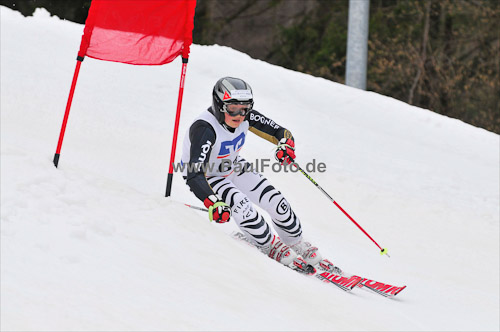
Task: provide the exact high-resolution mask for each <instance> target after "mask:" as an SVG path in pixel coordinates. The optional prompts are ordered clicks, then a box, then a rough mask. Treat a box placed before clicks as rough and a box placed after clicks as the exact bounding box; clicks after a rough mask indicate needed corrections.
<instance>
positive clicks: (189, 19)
mask: <svg viewBox="0 0 500 332" xmlns="http://www.w3.org/2000/svg"><path fill="white" fill-rule="evenodd" d="M195 7H196V0H163V1H161V0H93V1H92V5H91V6H90V10H89V15H88V17H87V21H86V22H85V30H84V33H83V36H82V42H81V44H80V51H79V52H78V55H79V56H80V57H84V56H89V57H91V58H95V59H99V60H107V61H116V62H123V63H128V64H134V65H162V64H165V63H169V62H171V61H173V60H174V59H175V58H176V57H177V56H179V55H182V57H183V58H187V57H188V56H189V46H190V45H191V43H192V32H193V28H194V22H193V20H194V12H195Z"/></svg>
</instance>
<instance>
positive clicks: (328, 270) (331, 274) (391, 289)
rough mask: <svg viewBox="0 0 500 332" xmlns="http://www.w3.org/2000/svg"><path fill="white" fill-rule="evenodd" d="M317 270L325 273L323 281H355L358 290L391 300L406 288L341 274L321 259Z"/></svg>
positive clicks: (337, 269)
mask: <svg viewBox="0 0 500 332" xmlns="http://www.w3.org/2000/svg"><path fill="white" fill-rule="evenodd" d="M317 268H318V269H320V270H323V271H325V272H324V273H323V276H324V278H325V279H326V278H328V279H332V280H337V281H338V282H341V283H347V280H351V281H353V282H354V281H357V282H356V286H358V287H359V288H362V289H365V290H368V291H371V292H373V293H375V294H378V295H382V296H384V297H387V298H393V297H394V296H396V295H398V294H399V293H401V291H403V290H404V289H405V288H406V286H402V287H399V286H394V285H391V284H386V283H382V282H379V281H376V280H372V279H368V278H364V277H361V276H357V275H351V274H346V273H344V272H342V271H341V270H340V269H339V268H338V267H335V266H334V265H333V264H332V263H331V262H330V261H329V260H327V259H323V261H321V262H320V263H319V264H318V266H317ZM342 277H343V278H342Z"/></svg>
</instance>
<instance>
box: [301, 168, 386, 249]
mask: <svg viewBox="0 0 500 332" xmlns="http://www.w3.org/2000/svg"><path fill="white" fill-rule="evenodd" d="M292 165H295V167H297V169H298V170H299V171H300V172H301V173H302V174H304V176H305V177H306V178H308V179H309V181H311V182H312V183H313V184H314V185H315V186H316V188H318V189H319V190H320V191H321V192H322V193H323V194H325V196H326V197H328V199H329V200H330V201H332V203H333V204H335V206H336V207H338V208H339V209H340V211H342V212H343V213H344V214H345V215H346V216H347V218H349V219H350V220H351V221H352V222H353V223H354V224H355V225H356V226H358V228H359V229H360V230H361V231H362V232H363V233H365V235H366V236H368V238H369V239H370V240H372V242H373V243H375V245H376V246H377V247H378V248H379V249H380V254H381V255H384V254H385V255H387V257H391V256H389V254H388V253H387V249H386V248H382V247H380V246H379V245H378V243H377V242H376V241H375V240H374V239H373V238H372V237H371V236H370V234H368V233H367V232H366V231H365V230H364V229H363V227H361V226H360V225H359V224H358V223H357V222H356V220H354V219H353V218H352V217H351V216H350V215H349V214H348V213H347V212H346V211H345V210H344V209H343V208H342V207H341V206H340V205H339V204H338V203H337V202H336V201H335V200H334V199H333V198H332V196H330V195H328V193H327V192H326V191H325V190H324V189H323V188H321V186H320V185H319V184H318V183H317V182H316V181H314V179H313V178H312V177H311V176H310V175H309V174H307V173H306V172H305V171H304V170H303V169H302V168H301V167H300V166H299V164H297V163H296V162H293V164H292Z"/></svg>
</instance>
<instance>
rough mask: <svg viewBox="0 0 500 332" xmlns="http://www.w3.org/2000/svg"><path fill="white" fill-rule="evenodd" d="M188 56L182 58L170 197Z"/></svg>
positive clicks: (169, 170)
mask: <svg viewBox="0 0 500 332" xmlns="http://www.w3.org/2000/svg"><path fill="white" fill-rule="evenodd" d="M187 63H188V58H184V57H183V58H182V71H181V82H180V84H179V96H178V98H177V112H176V114H175V125H174V137H173V139H172V151H171V152H170V165H169V168H168V177H167V189H166V191H165V197H169V196H170V193H171V192H172V179H173V176H174V161H175V149H176V147H177V134H178V132H179V121H180V119H181V107H182V95H183V94H184V80H185V78H186V68H187Z"/></svg>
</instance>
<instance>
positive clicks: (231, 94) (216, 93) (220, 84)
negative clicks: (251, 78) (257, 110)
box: [212, 77, 253, 124]
mask: <svg viewBox="0 0 500 332" xmlns="http://www.w3.org/2000/svg"><path fill="white" fill-rule="evenodd" d="M229 104H240V105H249V106H248V108H249V110H251V109H252V107H253V94H252V88H251V87H250V85H248V83H246V82H245V81H243V80H242V79H239V78H234V77H223V78H221V79H220V80H218V81H217V83H215V86H214V90H213V93H212V111H213V114H214V115H215V117H216V118H217V120H218V121H219V123H221V124H222V123H224V113H225V112H227V110H226V106H227V105H229Z"/></svg>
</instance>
